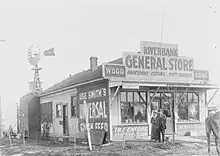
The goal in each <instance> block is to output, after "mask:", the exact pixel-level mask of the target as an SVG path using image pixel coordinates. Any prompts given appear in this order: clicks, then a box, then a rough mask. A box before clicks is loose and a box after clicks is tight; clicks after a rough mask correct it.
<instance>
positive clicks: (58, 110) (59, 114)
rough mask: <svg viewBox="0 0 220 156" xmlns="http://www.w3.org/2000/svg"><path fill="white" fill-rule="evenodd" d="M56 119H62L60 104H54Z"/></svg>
mask: <svg viewBox="0 0 220 156" xmlns="http://www.w3.org/2000/svg"><path fill="white" fill-rule="evenodd" d="M56 117H62V110H61V104H56Z"/></svg>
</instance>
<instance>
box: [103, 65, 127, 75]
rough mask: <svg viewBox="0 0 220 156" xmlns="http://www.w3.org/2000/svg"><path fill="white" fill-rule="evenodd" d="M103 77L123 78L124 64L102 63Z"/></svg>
mask: <svg viewBox="0 0 220 156" xmlns="http://www.w3.org/2000/svg"><path fill="white" fill-rule="evenodd" d="M102 73H103V77H108V78H109V77H116V78H124V77H125V76H126V75H125V74H126V72H125V66H124V65H120V64H103V65H102Z"/></svg>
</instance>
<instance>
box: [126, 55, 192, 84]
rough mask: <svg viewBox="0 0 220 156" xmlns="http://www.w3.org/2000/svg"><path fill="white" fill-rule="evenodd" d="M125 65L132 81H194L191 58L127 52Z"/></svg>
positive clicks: (128, 76)
mask: <svg viewBox="0 0 220 156" xmlns="http://www.w3.org/2000/svg"><path fill="white" fill-rule="evenodd" d="M123 63H124V65H125V68H126V75H127V78H128V79H130V80H147V81H161V82H163V81H164V82H167V81H169V82H183V83H190V81H193V79H194V60H193V58H191V57H184V56H179V57H175V56H170V57H167V56H154V55H144V54H140V53H131V52H125V53H123Z"/></svg>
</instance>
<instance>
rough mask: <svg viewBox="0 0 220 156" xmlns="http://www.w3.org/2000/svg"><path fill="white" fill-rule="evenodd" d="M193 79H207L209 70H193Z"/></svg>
mask: <svg viewBox="0 0 220 156" xmlns="http://www.w3.org/2000/svg"><path fill="white" fill-rule="evenodd" d="M194 79H195V80H204V81H208V80H209V71H207V70H194Z"/></svg>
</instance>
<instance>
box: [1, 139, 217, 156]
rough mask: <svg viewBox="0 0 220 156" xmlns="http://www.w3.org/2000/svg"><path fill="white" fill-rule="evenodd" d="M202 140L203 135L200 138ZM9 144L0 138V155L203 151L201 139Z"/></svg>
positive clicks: (154, 155)
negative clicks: (168, 141) (97, 145)
mask: <svg viewBox="0 0 220 156" xmlns="http://www.w3.org/2000/svg"><path fill="white" fill-rule="evenodd" d="M203 140H204V138H203ZM12 142H13V145H12V147H10V144H9V141H8V140H7V139H3V140H1V141H0V149H1V155H2V156H4V155H5V156H9V155H14V156H32V155H35V156H36V155H37V156H41V155H42V156H47V155H50V156H165V155H167V156H169V155H170V156H171V155H172V156H173V155H175V156H187V155H189V156H193V155H207V144H206V143H205V142H203V141H199V142H198V140H197V141H194V142H192V141H183V140H177V141H176V144H175V145H174V146H173V145H172V144H170V143H165V144H162V143H155V142H150V141H145V142H143V141H140V142H126V143H125V144H124V143H123V142H114V143H110V144H107V145H104V146H101V147H93V151H89V149H88V147H87V146H85V145H84V146H82V145H81V146H79V145H75V144H69V143H68V144H67V143H56V144H55V143H51V142H46V141H40V142H36V141H28V143H26V145H25V146H23V144H22V141H19V140H13V141H12ZM211 151H212V154H213V155H215V154H216V151H215V146H214V145H213V144H212V147H211Z"/></svg>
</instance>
